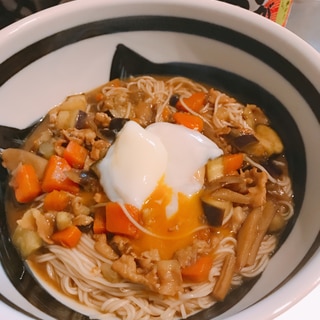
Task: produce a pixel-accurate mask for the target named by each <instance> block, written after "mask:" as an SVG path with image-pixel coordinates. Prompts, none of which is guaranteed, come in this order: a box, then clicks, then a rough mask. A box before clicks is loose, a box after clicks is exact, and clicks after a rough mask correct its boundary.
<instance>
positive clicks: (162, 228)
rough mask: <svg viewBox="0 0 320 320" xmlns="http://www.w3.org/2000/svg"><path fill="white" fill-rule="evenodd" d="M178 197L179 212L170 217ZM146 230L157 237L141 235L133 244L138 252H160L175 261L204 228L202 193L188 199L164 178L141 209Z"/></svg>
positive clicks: (165, 257)
mask: <svg viewBox="0 0 320 320" xmlns="http://www.w3.org/2000/svg"><path fill="white" fill-rule="evenodd" d="M175 196H176V197H177V207H178V210H177V211H176V212H175V214H174V215H171V216H169V217H168V215H167V207H168V205H170V203H171V202H172V199H173V197H175ZM141 213H142V223H143V227H144V228H146V229H147V230H148V231H150V232H151V233H153V234H154V236H152V235H150V234H146V233H143V232H141V233H140V234H139V237H138V238H137V239H133V240H132V241H131V242H132V245H133V247H134V250H135V252H137V253H138V254H139V253H142V252H143V251H148V250H151V249H158V251H159V254H160V257H161V258H162V259H170V258H172V256H173V254H174V252H176V251H177V250H178V249H181V248H184V247H186V246H187V245H189V244H191V243H192V240H193V237H194V233H193V231H195V230H196V229H197V228H199V227H201V226H202V225H203V221H202V214H203V212H202V207H201V202H200V197H199V192H197V193H195V194H193V195H191V196H186V195H184V194H183V193H178V194H175V192H174V191H173V190H172V188H171V187H169V186H167V185H166V184H165V183H164V179H161V181H160V182H159V184H158V185H157V187H156V189H155V190H154V191H153V192H152V194H151V195H150V196H149V197H148V198H147V200H146V201H145V203H144V204H143V205H142V208H141Z"/></svg>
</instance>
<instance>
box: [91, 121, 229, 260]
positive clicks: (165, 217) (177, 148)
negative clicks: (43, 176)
mask: <svg viewBox="0 0 320 320" xmlns="http://www.w3.org/2000/svg"><path fill="white" fill-rule="evenodd" d="M222 153H223V152H222V150H221V149H220V148H218V146H217V145H216V144H215V143H214V142H213V141H211V140H210V139H208V138H207V137H206V136H204V135H203V134H201V133H200V132H198V131H196V130H192V129H189V128H187V127H184V126H182V125H178V124H173V123H168V122H157V123H154V124H151V125H149V126H148V127H147V128H145V129H144V128H143V127H141V126H140V125H139V124H138V123H136V122H135V121H128V122H127V123H126V124H125V125H124V127H123V128H122V129H121V130H120V132H119V133H118V134H117V137H116V140H115V142H114V143H113V144H112V146H111V147H110V148H109V150H108V152H107V154H106V156H105V157H104V158H103V159H102V160H101V161H100V163H99V164H98V166H97V167H98V170H99V172H100V183H101V185H102V187H103V189H104V191H105V192H106V194H107V196H108V198H109V199H110V200H111V201H114V202H119V203H121V204H131V205H134V206H135V207H137V208H138V209H139V210H140V211H141V212H142V220H143V228H144V229H147V230H148V231H149V233H145V234H142V236H141V237H139V239H135V240H134V241H133V242H134V243H135V247H136V249H137V251H140V252H142V251H145V250H150V249H152V248H157V249H158V250H159V253H160V256H161V257H162V258H163V259H169V258H171V256H172V255H173V253H174V252H175V251H176V250H178V249H179V248H182V247H185V246H186V245H188V244H189V243H190V242H191V241H192V233H193V232H192V231H193V230H196V229H197V228H199V227H201V225H203V222H202V219H201V217H202V206H201V201H200V196H199V193H200V190H201V189H202V187H203V183H204V172H205V164H206V163H207V161H208V160H209V159H214V158H217V157H219V156H220V155H222ZM152 234H153V235H155V236H152ZM170 240H171V241H170Z"/></svg>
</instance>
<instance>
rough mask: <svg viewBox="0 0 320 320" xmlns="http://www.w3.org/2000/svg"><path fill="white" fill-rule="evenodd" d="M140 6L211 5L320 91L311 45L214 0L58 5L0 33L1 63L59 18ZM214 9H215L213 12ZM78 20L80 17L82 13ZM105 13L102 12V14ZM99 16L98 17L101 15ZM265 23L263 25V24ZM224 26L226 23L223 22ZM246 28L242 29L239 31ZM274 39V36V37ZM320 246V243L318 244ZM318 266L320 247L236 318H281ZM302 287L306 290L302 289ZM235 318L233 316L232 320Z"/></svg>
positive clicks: (319, 67) (99, 0) (83, 0)
mask: <svg viewBox="0 0 320 320" xmlns="http://www.w3.org/2000/svg"><path fill="white" fill-rule="evenodd" d="M137 2H138V3H139V4H140V6H143V5H146V4H152V5H154V6H157V5H159V6H160V5H161V6H163V5H171V6H172V5H187V6H189V7H191V8H202V9H206V8H207V7H208V6H210V10H215V11H218V12H219V13H222V14H228V15H229V16H231V17H232V18H233V19H235V20H234V21H235V22H234V24H235V25H237V23H239V22H244V21H246V24H245V25H246V28H248V26H249V27H250V26H252V27H253V26H254V27H257V26H258V28H257V29H256V30H252V31H251V32H250V35H251V36H253V35H255V34H257V33H259V32H263V33H264V34H266V35H274V34H276V41H275V42H270V40H269V39H266V40H267V42H268V45H269V46H271V47H273V48H277V46H278V48H279V46H280V44H281V45H282V46H283V47H281V48H280V49H279V50H280V53H282V54H284V52H285V50H288V48H291V49H293V50H292V52H291V54H292V57H293V58H292V59H293V60H294V61H296V60H297V61H299V66H300V67H302V66H304V69H306V74H307V77H309V78H310V80H311V81H312V83H313V85H314V86H315V87H316V88H317V89H318V90H319V91H320V82H319V81H316V80H317V77H319V75H320V63H316V61H317V60H318V61H320V54H319V52H318V51H316V50H315V49H314V48H313V47H312V46H311V45H309V44H308V43H306V42H305V41H304V40H302V39H301V38H299V37H298V36H296V35H295V34H293V33H292V32H291V31H289V30H287V29H285V28H283V27H281V26H279V25H277V24H276V23H274V22H272V21H269V20H267V19H265V18H263V17H260V16H258V15H256V14H254V13H252V12H250V11H247V10H244V9H242V8H239V7H235V6H233V5H229V4H227V3H223V2H219V1H215V0H214V1H212V0H198V1H197V2H196V3H195V2H194V1H192V0H175V1H170V0H163V1H161V0H149V1H148V0H109V1H108V4H107V5H106V2H105V1H104V0H91V1H90V2H89V1H87V0H77V1H74V2H68V3H64V4H62V5H58V6H56V7H52V8H49V9H45V10H43V11H41V12H38V13H35V14H33V15H31V16H29V17H27V18H24V19H22V20H20V21H18V22H15V23H14V24H12V25H10V26H8V27H6V28H4V29H2V30H0V47H4V48H6V49H5V50H1V51H2V53H1V52H0V61H4V60H5V59H6V58H7V57H9V56H10V55H12V54H14V53H15V52H17V51H19V48H23V47H24V46H25V45H27V44H28V43H32V42H34V41H37V40H39V39H41V38H43V36H48V35H49V34H48V33H46V31H45V30H44V29H41V28H39V26H42V25H46V24H47V23H49V22H53V21H54V20H56V19H57V17H60V18H61V16H62V17H63V16H67V15H71V16H72V17H73V19H74V20H73V21H72V22H71V24H72V23H73V24H76V23H77V21H80V20H81V23H83V22H84V21H88V22H89V21H90V19H93V18H92V17H89V16H90V15H88V17H85V16H84V15H85V13H86V12H87V10H91V9H92V8H93V7H100V6H102V7H103V6H123V5H126V4H128V3H132V4H136V3H137ZM211 8H212V9H211ZM80 13H81V15H79V16H78V17H76V15H77V14H80ZM102 14H103V12H101V15H102ZM98 16H99V14H98ZM60 20H61V21H63V22H62V23H61V24H54V25H55V27H54V29H52V31H51V33H54V32H58V31H60V30H63V29H64V27H65V26H67V25H68V28H69V27H70V24H69V22H67V21H66V19H63V18H61V19H60ZM262 21H263V23H262ZM221 23H223V22H222V21H221ZM35 27H37V28H38V31H37V32H35V33H32V35H31V39H32V40H31V42H30V37H29V39H28V38H27V37H25V39H23V40H22V41H20V42H19V41H16V39H17V38H19V37H21V36H22V38H23V35H26V34H29V35H30V31H31V30H33V29H34V28H35ZM242 30H244V29H241V28H240V31H242ZM271 38H272V39H274V38H273V37H271ZM7 42H9V44H11V45H12V47H11V46H10V48H11V49H8V47H7V46H6V45H5V43H7ZM318 244H319V241H318ZM319 265H320V249H319V247H318V248H317V250H315V252H314V254H313V255H312V257H311V258H310V260H309V261H308V262H307V263H306V265H305V267H304V268H303V269H302V270H300V271H299V272H298V273H297V274H296V275H295V278H294V281H292V280H290V281H289V282H288V283H286V284H284V285H283V286H282V287H281V288H280V289H279V290H277V291H276V292H274V293H273V294H272V296H269V297H266V298H264V299H263V300H262V301H259V302H257V303H256V304H254V305H252V306H250V307H249V308H247V309H246V310H243V311H241V312H240V313H239V314H237V315H236V317H237V319H247V318H248V317H250V316H251V317H252V316H253V314H254V313H255V312H257V310H259V309H260V308H266V309H267V308H268V305H270V304H272V308H270V307H269V309H273V310H274V312H273V313H272V316H278V315H280V314H281V313H283V312H284V311H286V310H287V309H289V308H290V307H292V306H293V305H294V304H296V303H297V302H298V301H300V300H301V299H302V298H303V297H304V296H305V295H307V294H308V293H309V292H310V291H312V290H313V289H314V288H315V287H316V286H318V285H319V284H320V272H319ZM310 275H313V277H312V280H311V281H310V286H309V287H308V288H305V286H302V285H303V284H305V283H306V279H310ZM301 288H305V289H304V290H301ZM284 294H286V296H287V300H288V299H289V298H290V299H289V300H290V301H289V302H288V303H286V304H285V305H283V303H282V302H281V301H282V299H281V298H280V296H283V295H284ZM233 318H234V317H232V316H231V317H230V319H233Z"/></svg>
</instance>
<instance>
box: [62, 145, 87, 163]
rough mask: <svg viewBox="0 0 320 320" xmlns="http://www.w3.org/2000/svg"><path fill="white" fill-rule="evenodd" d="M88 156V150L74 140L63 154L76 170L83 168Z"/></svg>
mask: <svg viewBox="0 0 320 320" xmlns="http://www.w3.org/2000/svg"><path fill="white" fill-rule="evenodd" d="M87 156H88V150H87V149H86V148H85V147H83V146H81V145H80V144H79V143H77V142H75V141H73V140H71V141H69V143H68V145H67V147H66V148H65V150H64V152H63V157H64V158H65V159H66V160H67V161H68V163H69V164H70V166H72V167H73V168H76V169H82V168H83V166H84V163H85V161H86V158H87Z"/></svg>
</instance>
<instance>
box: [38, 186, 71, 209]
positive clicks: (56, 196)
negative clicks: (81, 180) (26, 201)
mask: <svg viewBox="0 0 320 320" xmlns="http://www.w3.org/2000/svg"><path fill="white" fill-rule="evenodd" d="M69 203H70V194H69V193H68V192H66V191H63V190H61V191H58V190H53V191H51V192H49V193H47V194H46V196H45V198H44V201H43V206H44V208H45V210H52V211H63V210H64V209H66V207H67V206H68V205H69Z"/></svg>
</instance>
